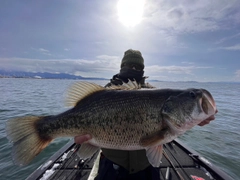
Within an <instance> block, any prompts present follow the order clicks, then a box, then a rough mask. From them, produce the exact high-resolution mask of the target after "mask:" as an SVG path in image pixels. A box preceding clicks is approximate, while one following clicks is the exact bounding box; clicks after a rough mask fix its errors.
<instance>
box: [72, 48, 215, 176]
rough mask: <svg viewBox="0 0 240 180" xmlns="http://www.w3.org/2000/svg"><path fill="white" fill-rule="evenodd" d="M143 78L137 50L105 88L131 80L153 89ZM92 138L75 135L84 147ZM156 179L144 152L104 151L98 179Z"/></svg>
mask: <svg viewBox="0 0 240 180" xmlns="http://www.w3.org/2000/svg"><path fill="white" fill-rule="evenodd" d="M146 78H147V77H146V76H144V59H143V57H142V54H141V52H140V51H138V50H132V49H129V50H127V51H126V52H125V53H124V56H123V59H122V61H121V66H120V72H119V73H118V74H116V75H114V76H113V77H112V79H111V80H110V82H109V83H108V84H106V86H105V87H109V86H112V85H122V84H123V82H125V83H127V82H128V81H129V80H131V81H136V82H137V83H138V84H139V85H141V87H142V88H153V86H152V85H150V84H149V83H146V82H145V80H146ZM212 120H214V116H211V117H210V118H208V119H206V120H205V121H203V122H201V123H200V124H199V125H200V126H204V125H206V124H208V123H210V121H212ZM89 139H91V136H90V135H89V134H86V135H82V136H76V137H75V138H74V141H75V143H77V144H81V143H83V142H85V141H88V140H89ZM108 179H109V180H115V179H116V180H122V179H131V180H132V179H138V180H145V179H147V180H151V179H153V180H155V179H160V173H159V169H158V168H155V167H153V166H151V165H150V163H149V162H148V159H147V157H146V151H145V150H135V151H124V150H113V149H105V148H102V152H101V157H100V163H99V170H98V175H97V177H96V178H95V180H108Z"/></svg>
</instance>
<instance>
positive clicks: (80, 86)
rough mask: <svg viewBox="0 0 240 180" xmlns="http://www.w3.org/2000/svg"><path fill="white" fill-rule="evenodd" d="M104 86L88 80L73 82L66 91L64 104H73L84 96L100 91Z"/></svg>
mask: <svg viewBox="0 0 240 180" xmlns="http://www.w3.org/2000/svg"><path fill="white" fill-rule="evenodd" d="M104 89H105V88H104V87H102V86H99V85H97V84H94V83H90V82H83V81H82V82H76V83H74V84H73V85H72V86H71V87H70V88H69V90H68V92H67V97H66V105H67V106H75V105H76V104H77V103H78V102H79V101H80V100H82V99H83V98H85V97H86V96H88V95H90V94H92V93H94V92H98V91H102V90H104Z"/></svg>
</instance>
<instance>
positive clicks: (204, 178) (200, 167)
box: [27, 139, 232, 180]
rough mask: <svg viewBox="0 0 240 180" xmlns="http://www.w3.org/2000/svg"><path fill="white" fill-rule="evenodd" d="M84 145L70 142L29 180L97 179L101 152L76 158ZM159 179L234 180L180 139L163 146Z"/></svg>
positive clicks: (28, 179)
mask: <svg viewBox="0 0 240 180" xmlns="http://www.w3.org/2000/svg"><path fill="white" fill-rule="evenodd" d="M80 146H81V145H79V144H75V143H74V141H73V140H71V141H69V142H68V143H67V144H66V145H65V146H63V147H62V148H61V149H60V150H59V151H57V152H56V153H55V154H54V155H53V156H52V157H50V158H49V159H48V160H47V161H46V162H45V163H43V164H42V165H41V166H40V167H39V168H37V169H36V170H35V171H34V172H33V173H32V174H31V175H29V176H28V178H27V180H46V179H49V180H53V179H64V180H68V179H69V180H70V179H81V180H91V179H94V177H95V176H96V175H97V172H98V162H99V157H100V152H97V153H95V154H94V155H93V156H92V157H91V158H90V159H87V160H83V159H81V157H79V156H78V155H77V151H78V149H79V147H80ZM159 173H160V178H161V179H164V180H178V179H179V180H187V179H189V180H214V179H215V180H231V179H232V178H231V177H230V176H228V175H227V174H226V173H225V172H223V171H222V170H221V169H220V168H219V167H217V166H215V165H214V164H212V163H211V162H210V161H209V160H207V159H206V158H204V157H203V156H201V155H200V154H199V153H197V152H195V151H194V150H192V149H190V148H189V147H187V146H186V145H185V144H184V143H182V142H181V141H180V140H179V139H176V140H173V141H172V142H170V143H167V144H165V145H164V148H163V158H162V163H161V165H160V170H159Z"/></svg>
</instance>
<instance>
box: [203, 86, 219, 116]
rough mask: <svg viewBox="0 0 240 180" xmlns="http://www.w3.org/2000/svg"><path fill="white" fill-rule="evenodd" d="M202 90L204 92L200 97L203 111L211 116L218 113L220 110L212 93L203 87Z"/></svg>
mask: <svg viewBox="0 0 240 180" xmlns="http://www.w3.org/2000/svg"><path fill="white" fill-rule="evenodd" d="M201 91H202V94H203V96H202V98H200V105H201V108H202V111H203V112H204V113H205V114H206V115H209V116H211V115H214V114H216V113H217V112H218V111H217V107H216V103H215V101H214V99H213V97H212V95H211V94H210V93H209V92H208V91H207V90H205V89H201Z"/></svg>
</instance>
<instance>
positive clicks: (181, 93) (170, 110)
mask: <svg viewBox="0 0 240 180" xmlns="http://www.w3.org/2000/svg"><path fill="white" fill-rule="evenodd" d="M69 103H70V104H72V105H74V107H73V108H71V109H69V110H67V111H65V112H63V113H61V114H58V115H53V116H40V117H39V116H27V117H19V118H15V119H11V120H9V121H7V123H6V132H7V137H8V139H9V140H10V141H11V142H12V143H13V150H12V156H13V160H14V162H15V164H18V165H26V164H28V163H29V162H30V161H31V160H32V159H33V158H34V157H35V156H36V155H37V154H39V153H40V152H41V151H42V150H43V149H44V148H45V147H46V146H47V145H48V144H49V143H50V142H51V141H52V140H53V139H55V138H58V137H64V136H70V137H71V136H72V137H74V136H77V135H84V134H90V135H91V137H92V138H91V139H90V140H89V141H88V142H87V143H83V144H82V146H81V147H80V150H79V154H80V156H81V157H82V158H85V159H86V158H88V157H91V156H92V155H93V154H94V153H95V152H96V151H97V150H98V149H99V148H108V149H119V150H140V149H145V150H146V155H147V157H148V160H149V162H150V163H151V164H152V165H153V166H155V167H158V166H159V165H160V160H161V157H162V147H163V144H164V143H167V142H170V141H172V140H173V139H175V138H176V137H177V136H179V135H181V134H183V133H184V132H185V131H187V130H188V129H191V128H192V127H193V126H195V125H197V124H199V123H201V122H202V121H203V120H205V119H207V118H208V117H210V116H213V115H214V114H215V113H216V112H217V109H216V105H215V101H214V99H213V97H212V95H211V94H210V92H208V91H207V90H205V89H186V90H179V89H155V90H115V89H105V88H103V87H101V86H99V85H96V84H94V83H88V82H79V83H76V84H75V85H74V86H73V87H72V88H71V90H70V93H69Z"/></svg>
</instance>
